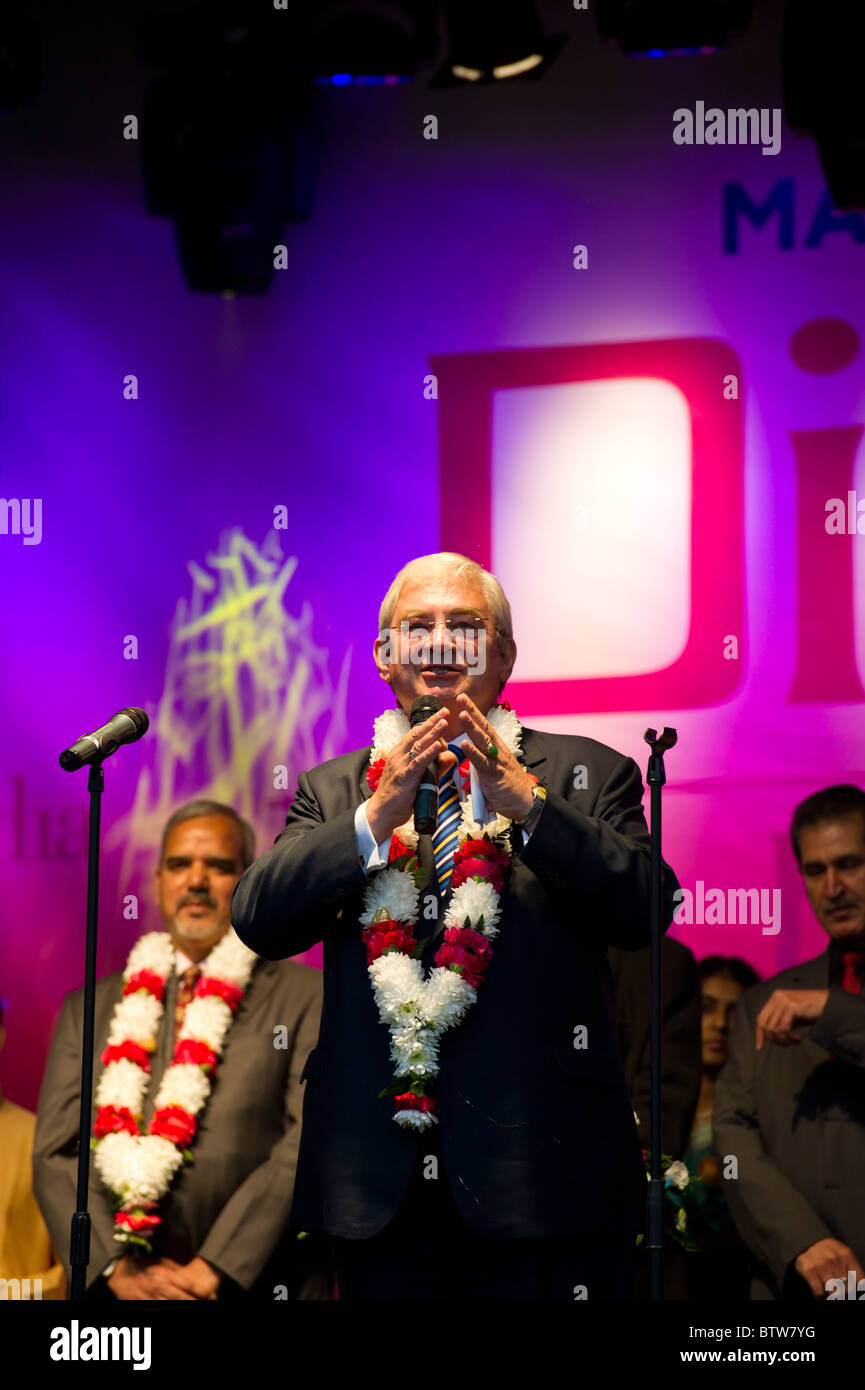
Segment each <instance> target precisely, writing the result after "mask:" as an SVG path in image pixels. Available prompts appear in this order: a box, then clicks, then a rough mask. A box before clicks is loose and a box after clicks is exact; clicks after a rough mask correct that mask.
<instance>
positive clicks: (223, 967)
mask: <svg viewBox="0 0 865 1390" xmlns="http://www.w3.org/2000/svg"><path fill="white" fill-rule="evenodd" d="M257 960H258V956H257V955H256V954H255V952H254V951H250V949H249V947H248V946H244V944H243V942H242V941H241V939H240V937H239V936H238V935H237V932H236V931H235V930H234V928H233V927H229V929H228V931H227V932H226V933H225V935H224V936H223V937H222V939H221V940H220V941H218V942H217V943H216V945H215V946H214V948H213V950H212V951H211V952H210V954H209V955H208V957H207V959H206V961H205V962H204V964H203V966H202V969H203V971H204V974H205V975H213V976H214V977H215V978H216V979H217V980H228V981H230V982H231V983H232V984H235V985H237V987H238V988H239V989H245V988H246V986H247V985H248V983H249V978H250V976H251V975H252V971H253V969H254V967H255V962H256V961H257Z"/></svg>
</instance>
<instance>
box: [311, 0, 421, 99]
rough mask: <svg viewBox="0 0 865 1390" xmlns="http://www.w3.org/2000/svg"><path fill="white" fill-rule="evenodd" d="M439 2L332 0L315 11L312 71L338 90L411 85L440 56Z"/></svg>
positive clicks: (319, 78)
mask: <svg viewBox="0 0 865 1390" xmlns="http://www.w3.org/2000/svg"><path fill="white" fill-rule="evenodd" d="M436 26H437V8H436V4H435V0H402V3H400V4H391V3H388V0H330V3H318V4H316V5H315V6H314V13H313V47H312V70H313V73H314V74H315V80H316V82H318V83H329V84H332V85H333V86H340V87H344V86H348V85H350V84H355V85H373V84H375V85H382V84H384V85H389V84H393V83H397V82H410V81H411V80H412V78H413V77H414V76H415V74H416V73H417V70H418V67H419V66H420V64H421V62H422V61H423V60H424V59H425V58H426V59H428V58H433V57H434V56H435V52H436Z"/></svg>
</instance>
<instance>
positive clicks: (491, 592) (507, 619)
mask: <svg viewBox="0 0 865 1390" xmlns="http://www.w3.org/2000/svg"><path fill="white" fill-rule="evenodd" d="M432 568H437V569H439V570H440V571H441V572H443V573H445V574H448V575H451V576H452V577H453V578H455V579H463V578H464V579H469V580H474V581H475V582H476V583H477V584H478V585H479V586H480V588H481V591H482V592H483V595H484V598H485V599H486V601H487V604H488V606H489V610H490V613H491V614H492V617H493V621H494V623H495V626H496V632H497V633H498V635H499V637H500V638H513V635H514V634H513V623H512V620H511V606H510V604H509V603H508V601H507V598H506V597H505V591H504V589H503V588H502V586H501V584H500V583H499V581H498V580H497V579H496V577H495V575H494V574H490V572H489V570H485V569H484V567H483V565H479V564H478V563H477V561H476V560H470V559H469V557H468V556H467V555H459V554H458V553H457V552H456V551H455V550H440V551H438V552H437V553H436V554H435V555H419V556H418V557H417V558H416V559H414V560H409V562H408V564H407V565H403V567H402V569H401V570H400V571H399V572H398V573H397V574H395V575H394V578H393V581H392V582H391V586H390V588H389V589H388V591H387V593H386V594H385V596H384V598H383V599H382V602H381V608H380V609H379V613H378V630H379V632H385V631H387V629H388V628H390V626H391V622H392V620H393V615H394V612H395V610H396V606H397V603H398V602H399V595H400V590H401V589H402V586H403V584H405V583H406V582H407V581H408V580H411V579H415V578H416V577H419V576H420V574H421V572H424V571H428V570H430V569H432Z"/></svg>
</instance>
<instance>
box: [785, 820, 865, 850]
mask: <svg viewBox="0 0 865 1390" xmlns="http://www.w3.org/2000/svg"><path fill="white" fill-rule="evenodd" d="M800 845H801V852H802V858H803V859H820V858H823V857H825V856H829V857H832V856H833V855H837V854H841V853H842V852H845V851H849V850H850V849H851V848H852V849H863V848H865V820H863V817H862V816H858V815H852V816H843V817H838V818H836V819H833V820H825V821H818V822H817V824H816V825H807V826H805V827H804V828H803V829H802V833H801V836H800Z"/></svg>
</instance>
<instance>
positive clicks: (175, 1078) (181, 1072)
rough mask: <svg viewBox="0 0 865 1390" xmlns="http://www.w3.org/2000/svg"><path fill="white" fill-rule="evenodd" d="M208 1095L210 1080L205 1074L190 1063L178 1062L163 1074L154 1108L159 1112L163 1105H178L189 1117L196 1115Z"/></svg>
mask: <svg viewBox="0 0 865 1390" xmlns="http://www.w3.org/2000/svg"><path fill="white" fill-rule="evenodd" d="M209 1094H210V1079H209V1077H208V1076H207V1073H206V1072H203V1071H202V1070H201V1067H199V1066H196V1065H195V1064H194V1063H192V1062H179V1063H178V1064H177V1065H176V1066H171V1067H169V1068H168V1069H167V1071H166V1072H165V1075H164V1076H163V1078H162V1084H161V1086H160V1087H159V1092H158V1094H157V1097H156V1102H155V1108H156V1109H157V1110H161V1109H162V1107H163V1106H165V1105H180V1106H182V1107H183V1109H184V1110H187V1111H188V1112H189V1114H190V1115H197V1114H198V1112H199V1110H200V1109H201V1108H202V1106H203V1105H204V1104H205V1102H206V1101H207V1097H208V1096H209Z"/></svg>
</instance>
